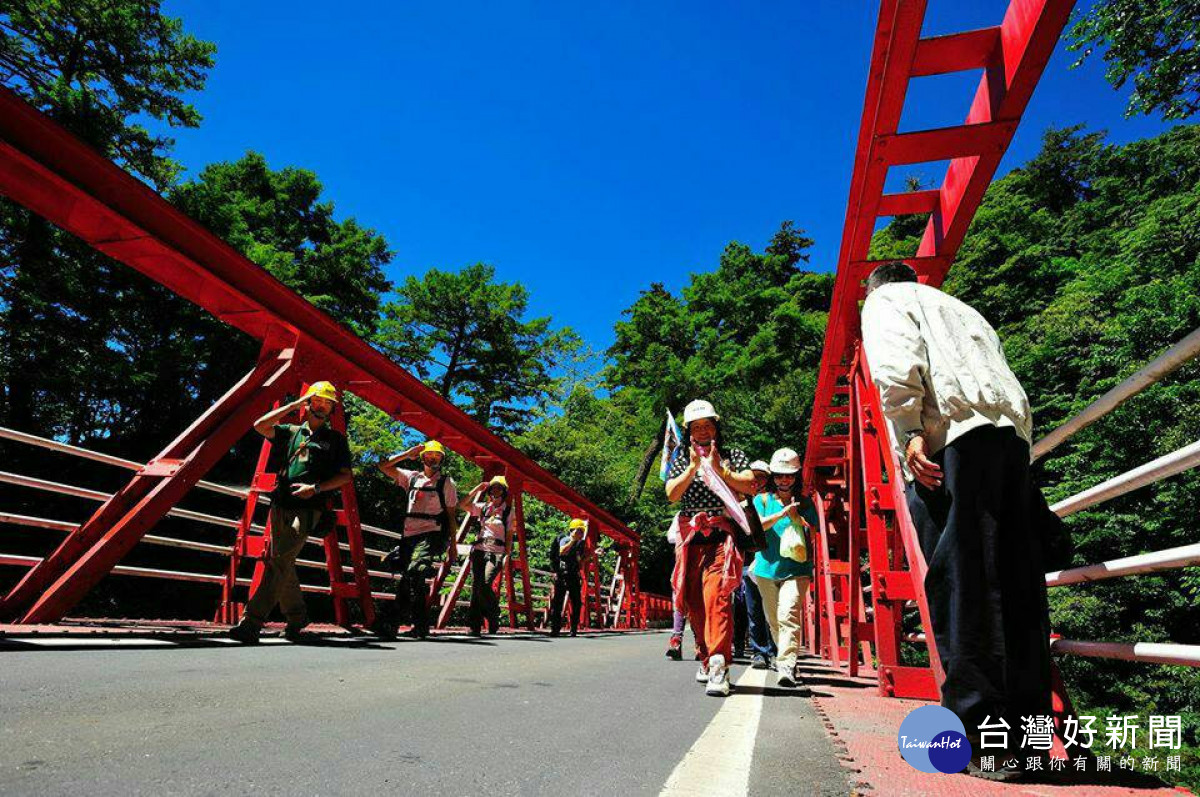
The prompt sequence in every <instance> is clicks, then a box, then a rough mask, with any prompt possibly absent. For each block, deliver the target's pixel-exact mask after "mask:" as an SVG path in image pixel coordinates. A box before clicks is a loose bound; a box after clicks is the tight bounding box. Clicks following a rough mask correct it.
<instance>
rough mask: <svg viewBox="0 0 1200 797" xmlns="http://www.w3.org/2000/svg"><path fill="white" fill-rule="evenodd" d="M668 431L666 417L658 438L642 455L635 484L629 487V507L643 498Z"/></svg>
mask: <svg viewBox="0 0 1200 797" xmlns="http://www.w3.org/2000/svg"><path fill="white" fill-rule="evenodd" d="M666 431H667V419H666V418H665V417H664V418H663V422H662V426H660V427H659V430H658V437H656V438H655V439H654V440H651V441H650V445H648V446H646V451H645V453H644V454H642V466H641V467H640V468H638V472H637V476H635V477H634V478H633V484H632V485H630V487H629V505H630V506H631V507H632V506H633V505H634V504H636V503H637V502H638V499H639V498H641V497H642V490H643V489H644V488H645V486H646V478H647V477H648V476H649V475H650V468H651V467H652V466H653V465H654V456H655V454H657V453H658V452H659V451H660V450H661V449H662V438H663V435H664V434H666Z"/></svg>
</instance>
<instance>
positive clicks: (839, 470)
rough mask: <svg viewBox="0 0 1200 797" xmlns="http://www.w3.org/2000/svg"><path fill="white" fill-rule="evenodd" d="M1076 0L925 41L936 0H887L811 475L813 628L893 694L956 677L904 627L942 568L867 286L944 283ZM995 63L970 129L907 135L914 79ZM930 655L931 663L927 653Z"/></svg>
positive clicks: (1138, 648)
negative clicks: (909, 250)
mask: <svg viewBox="0 0 1200 797" xmlns="http://www.w3.org/2000/svg"><path fill="white" fill-rule="evenodd" d="M1072 5H1073V4H1072V3H1071V2H1068V1H1067V0H1013V2H1012V3H1011V5H1010V6H1009V8H1008V11H1007V13H1006V15H1005V17H1004V21H1003V23H1002V24H1001V25H1000V26H998V27H995V28H988V29H984V30H978V31H969V32H965V33H960V34H953V35H949V36H937V37H932V38H920V30H921V25H922V23H923V20H924V15H925V6H926V3H925V1H924V0H883V2H882V4H881V9H880V15H879V23H878V28H877V31H876V37H875V47H874V52H873V54H872V59H871V71H870V76H869V79H868V84H867V92H866V101H865V105H864V109H863V118H862V127H861V129H860V134H859V145H858V151H857V156H856V159H855V164H854V172H853V176H852V179H851V188H850V201H849V207H848V209H847V214H846V225H845V229H844V233H843V238H842V248H841V252H840V255H839V260H838V271H837V276H836V281H835V287H834V293H833V301H832V306H831V308H830V317H829V327H828V331H827V333H826V339H825V348H824V351H823V353H822V359H821V370H820V374H819V382H818V387H817V395H816V401H815V405H814V411H813V417H812V425H811V427H810V431H809V438H808V444H807V448H806V456H805V467H804V480H805V486H806V489H807V490H808V491H809V492H810V494H811V495H812V496H813V498H814V501H815V503H816V506H817V510H818V515H819V518H820V528H819V530H818V538H817V545H816V546H815V547H816V551H815V554H816V556H815V563H814V564H815V577H814V579H813V585H812V589H811V592H810V595H809V596H808V602H809V607H808V612H807V629H806V632H807V633H806V636H807V638H808V641H809V644H810V646H811V647H812V649H813V651H814V652H817V653H819V654H820V655H822V656H823V657H825V658H827V659H828V660H830V661H831V662H832V663H833V664H835V665H837V666H839V667H842V668H844V669H846V670H847V671H848V672H849V673H850V674H852V675H855V674H860V672H862V673H870V674H874V675H875V676H876V677H877V679H878V684H879V691H880V693H881V694H883V695H888V696H896V697H911V698H921V699H937V698H938V697H939V684H940V682H941V680H942V673H941V669H940V666H939V661H938V655H937V648H936V644H935V641H934V640H933V639H931V638H929V636H928V635H927V634H926V633H921V632H918V631H913V630H906V629H905V626H904V619H905V613H906V612H911V611H912V610H914V609H915V610H916V611H917V613H918V614H919V618H920V623H921V625H922V626H923V627H924V628H928V627H929V615H928V610H927V606H926V602H925V590H924V578H925V570H926V567H925V560H924V557H923V556H922V554H921V550H920V547H919V545H918V542H917V536H916V531H915V529H914V527H913V524H912V522H911V519H910V518H909V517H908V510H907V507H906V505H905V501H904V492H903V489H904V488H903V480H902V478H901V476H900V470H899V463H898V462H897V461H896V458H895V454H894V452H893V448H892V443H891V441H890V439H889V432H888V428H887V424H886V423H885V420H884V416H883V414H882V412H881V411H880V402H879V394H878V391H877V389H876V388H875V386H874V384H873V383H872V381H871V377H870V369H869V364H868V363H867V361H866V358H865V357H864V356H863V354H862V351H861V347H860V328H859V307H860V303H861V301H862V299H863V298H864V289H863V283H864V281H865V279H866V277H867V276H868V275H869V274H870V272H871V271H872V270H873V269H874V268H875V267H876V266H878V265H880V264H881V263H882V262H894V260H897V259H899V260H903V261H904V262H906V263H908V264H909V265H910V266H912V267H913V268H914V270H916V272H917V274H918V275H919V278H920V280H921V281H922V282H924V283H927V284H930V285H940V284H941V282H942V280H943V278H944V277H945V274H946V272H947V270H948V269H949V267H950V264H951V262H952V261H953V258H954V255H955V253H956V252H957V250H958V247H959V245H960V244H961V242H962V240H963V238H964V236H965V234H966V231H967V227H968V225H969V224H970V221H971V219H972V218H973V217H974V214H975V211H976V210H977V208H978V207H979V203H980V202H981V200H982V198H983V194H984V191H985V189H986V188H987V185H988V183H989V182H990V180H991V178H992V176H993V174H994V173H995V170H996V168H997V166H998V164H999V162H1000V159H1001V157H1002V156H1003V154H1004V152H1005V150H1006V148H1007V146H1008V143H1009V141H1010V140H1011V138H1012V135H1013V132H1014V131H1015V129H1016V126H1017V124H1018V122H1019V120H1020V117H1021V115H1022V113H1023V112H1024V109H1025V106H1026V103H1027V102H1028V100H1029V97H1030V95H1031V93H1032V91H1033V88H1034V86H1035V85H1036V83H1037V81H1038V79H1039V77H1040V75H1041V73H1042V70H1043V69H1044V67H1045V65H1046V62H1047V60H1048V59H1049V57H1050V54H1051V52H1052V51H1053V48H1054V45H1055V43H1056V41H1057V39H1058V37H1059V35H1060V33H1061V31H1062V28H1063V25H1064V24H1065V22H1066V20H1067V17H1068V14H1069V12H1070V10H1071V6H1072ZM980 68H982V69H983V70H984V75H983V77H982V79H981V80H980V83H979V87H978V89H977V90H976V93H975V98H974V101H973V103H972V105H971V110H970V113H969V114H968V117H967V120H966V122H965V123H964V124H963V125H961V126H959V127H953V128H943V129H940V130H925V131H917V132H908V133H899V132H897V126H898V123H899V119H900V112H901V109H902V107H903V103H904V96H905V93H906V91H907V86H908V82H909V81H910V80H911V79H912V78H916V77H922V76H925V75H932V74H941V73H945V72H952V71H962V70H971V69H980ZM945 159H949V160H950V165H949V167H948V169H947V171H946V175H945V177H944V179H943V181H942V184H941V186H940V187H938V188H934V189H930V190H921V191H910V192H907V193H901V194H887V193H884V182H885V179H886V176H887V172H888V169H889V168H890V167H892V166H897V165H903V164H909V163H914V162H923V161H938V160H945ZM915 213H926V214H929V221H928V224H927V226H926V228H925V233H924V236H923V238H922V240H921V243H920V247H919V249H918V251H917V253H916V254H915V256H913V257H908V258H893V259H889V260H887V261H872V260H871V259H870V257H869V247H870V241H871V235H872V233H873V231H874V229H875V223H876V220H877V219H878V218H879V217H881V216H895V215H904V214H915ZM1198 354H1200V330H1197V331H1196V332H1193V333H1192V334H1191V335H1189V336H1188V337H1187V338H1186V339H1185V340H1183V341H1181V342H1180V343H1179V344H1177V345H1176V346H1174V347H1172V348H1171V349H1170V350H1168V351H1167V352H1165V353H1163V354H1162V355H1160V356H1159V357H1158V358H1156V359H1155V360H1154V361H1153V362H1151V363H1150V364H1148V365H1147V366H1146V367H1145V368H1143V369H1142V370H1141V371H1139V372H1138V373H1137V374H1134V375H1133V376H1131V377H1130V378H1129V379H1127V380H1126V381H1125V382H1124V383H1122V384H1121V385H1119V386H1118V387H1116V388H1114V389H1113V390H1112V391H1110V392H1109V393H1107V394H1105V395H1104V396H1102V397H1100V398H1099V399H1097V400H1096V402H1094V403H1093V404H1092V405H1091V406H1090V407H1088V408H1087V409H1086V410H1084V411H1083V412H1082V413H1080V415H1079V416H1077V417H1075V418H1073V419H1071V420H1069V421H1067V422H1066V423H1065V424H1063V425H1062V426H1061V427H1060V428H1059V429H1058V430H1056V431H1054V432H1053V433H1051V434H1050V435H1048V436H1047V437H1046V438H1045V439H1043V440H1040V441H1038V442H1037V443H1036V444H1035V446H1034V449H1033V456H1034V458H1035V459H1036V458H1039V457H1041V456H1044V455H1045V454H1047V453H1048V452H1049V451H1050V450H1051V449H1052V448H1054V447H1055V446H1057V445H1059V444H1061V443H1062V442H1064V441H1065V440H1066V439H1068V438H1069V437H1070V436H1071V435H1072V434H1074V433H1075V432H1077V431H1078V430H1079V429H1082V428H1084V427H1085V426H1087V425H1089V424H1091V423H1095V422H1097V421H1098V420H1100V419H1101V418H1102V417H1103V416H1104V415H1105V414H1106V413H1107V412H1109V411H1111V410H1112V409H1113V408H1115V407H1116V406H1118V405H1119V404H1120V403H1121V402H1123V401H1126V400H1128V399H1129V398H1131V397H1132V396H1134V395H1136V394H1137V393H1138V392H1140V391H1141V390H1143V389H1145V387H1147V386H1149V385H1150V384H1153V383H1154V382H1155V381H1157V380H1159V379H1161V378H1163V377H1164V376H1165V375H1166V374H1168V373H1170V372H1171V371H1172V370H1174V369H1175V368H1178V367H1179V366H1180V365H1182V364H1183V363H1185V362H1188V361H1189V360H1191V359H1193V358H1195V357H1196V356H1197V355H1198ZM1197 464H1200V442H1197V443H1194V444H1192V445H1189V446H1186V447H1184V448H1182V449H1180V450H1178V451H1176V452H1174V453H1172V454H1169V455H1167V456H1165V457H1162V458H1160V459H1158V460H1155V461H1154V462H1150V463H1147V464H1145V465H1143V466H1141V467H1139V468H1135V469H1134V470H1131V471H1130V472H1128V473H1126V474H1123V475H1121V476H1118V477H1116V478H1114V479H1110V480H1108V481H1107V482H1105V483H1103V484H1100V485H1097V486H1096V487H1094V488H1092V489H1090V490H1087V491H1084V492H1083V493H1080V494H1079V495H1077V496H1073V497H1071V498H1068V499H1066V500H1065V501H1062V502H1060V503H1058V504H1056V505H1055V506H1054V507H1052V509H1053V510H1054V511H1055V512H1056V513H1057V514H1059V515H1060V516H1066V515H1068V514H1070V513H1071V512H1074V511H1078V510H1079V509H1083V508H1085V507H1088V506H1094V505H1096V504H1098V503H1100V502H1102V501H1105V500H1108V499H1110V498H1112V497H1115V496H1117V495H1121V494H1124V493H1126V492H1128V491H1130V490H1134V489H1137V488H1139V487H1141V486H1143V485H1146V484H1149V483H1151V482H1153V481H1156V480H1158V479H1162V478H1166V477H1168V476H1170V475H1172V474H1175V473H1179V472H1181V471H1182V470H1185V469H1187V468H1191V467H1195V466H1196V465H1197ZM1198 563H1200V545H1187V546H1182V547H1179V548H1174V549H1171V550H1167V551H1157V552H1151V553H1146V554H1140V555H1138V556H1132V557H1126V558H1124V559H1118V560H1113V561H1109V562H1101V563H1099V564H1093V565H1088V566H1084V567H1078V568H1072V569H1070V570H1064V571H1060V572H1054V573H1049V574H1047V576H1046V583H1047V585H1048V586H1050V587H1056V588H1057V587H1063V586H1067V585H1069V584H1074V583H1080V582H1084V581H1091V580H1096V579H1101V578H1113V577H1118V576H1133V575H1137V574H1142V573H1150V572H1160V571H1164V570H1170V569H1176V568H1181V567H1187V566H1192V565H1196V564H1198ZM863 570H865V571H866V573H865V574H864V573H863ZM910 617H911V615H910ZM918 648H923V649H924V650H925V651H926V652H927V656H922V655H920V652H919V651H918V650H917V649H918ZM1051 650H1052V651H1053V652H1054V653H1056V654H1060V655H1063V654H1067V655H1082V656H1094V657H1100V658H1116V659H1125V660H1134V661H1144V662H1158V663H1165V664H1183V665H1192V666H1200V646H1189V645H1176V644H1161V643H1156V644H1151V643H1114V642H1102V641H1075V640H1065V639H1061V638H1057V637H1052V639H1051ZM925 661H927V662H928V664H925V663H924V662H925ZM1054 692H1055V694H1054V695H1053V708H1054V710H1055V713H1056V714H1057V715H1058V716H1059V718H1060V719H1061V718H1062V716H1063V715H1064V714H1066V713H1069V712H1070V711H1071V707H1070V702H1069V700H1068V698H1067V695H1066V692H1065V689H1064V687H1063V684H1062V683H1061V680H1060V679H1059V678H1058V676H1057V672H1056V673H1055V677H1054Z"/></svg>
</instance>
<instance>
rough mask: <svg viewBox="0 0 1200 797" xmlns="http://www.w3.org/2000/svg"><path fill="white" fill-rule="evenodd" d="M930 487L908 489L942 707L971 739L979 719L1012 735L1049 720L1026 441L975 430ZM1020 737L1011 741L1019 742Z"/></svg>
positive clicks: (945, 456)
mask: <svg viewBox="0 0 1200 797" xmlns="http://www.w3.org/2000/svg"><path fill="white" fill-rule="evenodd" d="M931 459H933V460H934V461H936V462H937V463H938V464H939V465H941V467H942V471H943V474H944V479H943V483H942V486H941V487H939V488H938V489H937V490H930V489H928V488H926V487H923V486H921V485H919V484H917V483H915V482H914V483H912V484H910V485H908V488H907V499H908V500H907V503H908V509H909V513H910V514H911V515H912V519H913V523H914V525H915V526H916V528H917V534H918V536H919V537H920V541H921V550H922V552H923V553H924V554H925V560H926V562H927V563H928V565H929V570H928V573H927V574H926V576H925V595H926V598H927V599H928V601H929V614H930V621H931V623H932V625H933V638H934V640H935V642H936V643H937V651H938V655H939V657H940V658H941V662H942V667H943V668H944V669H945V671H946V682H945V683H944V684H943V685H942V705H943V706H945V707H946V708H948V709H950V710H951V711H953V712H954V713H955V714H957V715H958V716H959V718H960V719H962V721H963V724H964V725H965V726H966V728H967V733H977V732H978V730H977V729H978V727H979V724H980V723H981V722H983V721H984V719H985V717H987V716H989V715H990V716H991V718H992V722H993V723H994V722H995V721H996V719H997V717H1003V718H1004V719H1005V720H1006V721H1007V722H1008V723H1009V725H1010V726H1011V727H1012V728H1013V730H1012V731H1010V732H1009V738H1010V740H1011V739H1012V738H1013V734H1014V732H1019V729H1020V727H1021V717H1022V716H1028V715H1033V714H1049V713H1050V641H1049V633H1050V619H1049V609H1048V606H1047V602H1046V580H1045V577H1046V576H1045V566H1044V565H1043V555H1042V540H1041V535H1040V533H1039V529H1040V527H1039V526H1038V525H1036V523H1035V522H1034V519H1033V517H1032V515H1031V509H1032V502H1031V496H1032V490H1033V485H1032V483H1031V482H1030V476H1029V444H1028V443H1026V442H1025V441H1024V440H1022V439H1021V438H1020V437H1019V436H1018V435H1017V433H1016V432H1015V431H1014V430H1012V429H1011V428H999V427H995V426H991V425H988V426H984V427H981V428H978V429H973V430H971V431H970V432H968V433H967V434H965V435H963V436H962V437H960V438H958V439H957V440H955V441H954V442H953V443H951V444H950V445H948V446H946V447H945V448H944V449H942V450H941V451H939V452H938V453H937V454H935V455H934V456H933V457H931ZM1017 738H1019V737H1017Z"/></svg>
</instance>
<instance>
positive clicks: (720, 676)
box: [704, 654, 729, 697]
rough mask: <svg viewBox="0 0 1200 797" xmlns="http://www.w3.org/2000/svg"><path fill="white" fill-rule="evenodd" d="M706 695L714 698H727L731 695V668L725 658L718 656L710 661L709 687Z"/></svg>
mask: <svg viewBox="0 0 1200 797" xmlns="http://www.w3.org/2000/svg"><path fill="white" fill-rule="evenodd" d="M704 694H706V695H712V696H713V697H725V696H726V695H728V694H729V667H728V666H726V664H725V657H724V656H722V655H720V654H717V655H716V656H713V657H712V658H710V659H709V660H708V686H706V687H705V688H704Z"/></svg>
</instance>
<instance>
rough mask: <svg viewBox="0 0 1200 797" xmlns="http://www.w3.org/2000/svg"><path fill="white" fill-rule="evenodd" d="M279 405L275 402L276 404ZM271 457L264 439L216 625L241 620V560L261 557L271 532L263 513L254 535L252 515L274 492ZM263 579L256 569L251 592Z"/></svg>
mask: <svg viewBox="0 0 1200 797" xmlns="http://www.w3.org/2000/svg"><path fill="white" fill-rule="evenodd" d="M275 406H276V407H278V406H279V404H278V402H276V404H275ZM270 456H271V441H270V440H263V442H262V446H261V447H260V448H259V452H258V461H257V462H256V463H255V466H254V476H253V478H251V480H250V489H249V491H248V492H247V493H246V505H245V506H244V507H243V508H242V517H241V518H240V519H239V520H238V527H237V532H236V533H235V535H234V539H233V549H232V550H231V551H230V553H229V563H228V565H227V566H226V568H225V582H224V584H222V586H221V603H220V604H219V605H218V607H217V615H216V617H215V618H214V619H215V622H218V623H230V624H232V623H236V622H238V621H239V620H241V619H242V612H243V611H244V610H245V608H246V603H245V601H239V600H237V587H238V584H237V579H238V570H239V569H240V567H241V564H242V560H243V559H253V560H257V559H259V558H260V557H261V556H262V552H263V543H264V541H265V540H266V539H267V537H268V536H269V535H270V533H271V515H270V512H267V513H266V519H265V520H264V522H263V523H264V532H263V533H262V534H257V533H254V532H253V529H252V526H253V525H254V516H255V514H257V512H258V508H259V506H260V504H259V500H258V498H259V496H260V495H268V494H270V493H271V491H272V490H274V489H275V474H274V473H271V472H269V471H268V470H267V462H268V460H269V459H270ZM261 577H262V575H261V570H260V569H259V568H257V567H256V568H255V569H254V578H255V580H254V581H253V582H252V584H251V586H250V590H251V592H253V591H254V589H255V588H256V587H257V586H258V579H260V578H261Z"/></svg>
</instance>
